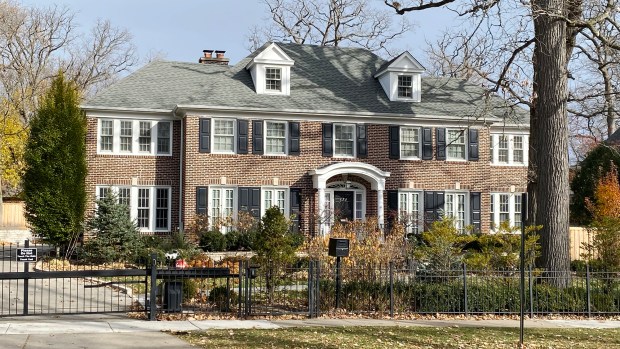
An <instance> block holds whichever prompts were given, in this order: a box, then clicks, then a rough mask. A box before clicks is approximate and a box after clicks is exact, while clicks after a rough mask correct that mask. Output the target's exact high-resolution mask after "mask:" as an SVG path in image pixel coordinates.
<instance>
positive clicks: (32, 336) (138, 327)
mask: <svg viewBox="0 0 620 349" xmlns="http://www.w3.org/2000/svg"><path fill="white" fill-rule="evenodd" d="M299 326H330V327H333V326H426V327H448V326H459V327H519V321H518V320H473V319H453V320H452V319H451V320H374V319H305V320H185V321H144V320H133V319H127V318H126V317H125V316H120V315H119V316H105V317H101V316H94V315H73V316H57V317H18V318H2V319H0V334H1V335H2V339H1V344H0V347H1V348H3V349H5V348H6V349H11V348H21V349H35V348H63V349H73V348H76V349H77V348H88V349H94V348H128V349H147V348H148V349H151V348H153V347H154V346H155V347H158V348H164V349H177V348H178V349H189V348H192V347H191V346H190V345H189V344H187V343H185V342H184V341H182V340H180V339H178V338H176V337H174V336H172V335H171V334H169V333H166V332H170V331H198V330H209V329H251V328H258V329H276V328H286V327H299ZM525 326H526V328H620V321H614V320H538V319H535V320H526V321H525ZM154 343H157V344H156V345H154Z"/></svg>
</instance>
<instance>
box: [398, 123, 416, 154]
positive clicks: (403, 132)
mask: <svg viewBox="0 0 620 349" xmlns="http://www.w3.org/2000/svg"><path fill="white" fill-rule="evenodd" d="M400 157H401V158H419V157H420V129H419V128H418V127H403V126H401V128H400Z"/></svg>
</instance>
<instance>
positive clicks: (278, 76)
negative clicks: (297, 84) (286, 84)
mask: <svg viewBox="0 0 620 349" xmlns="http://www.w3.org/2000/svg"><path fill="white" fill-rule="evenodd" d="M265 90H267V91H275V92H281V91H282V69H280V68H267V69H265Z"/></svg>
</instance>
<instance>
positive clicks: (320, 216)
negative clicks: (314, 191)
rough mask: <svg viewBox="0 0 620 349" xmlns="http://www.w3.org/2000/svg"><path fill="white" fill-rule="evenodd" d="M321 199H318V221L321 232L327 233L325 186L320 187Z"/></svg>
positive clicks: (322, 233)
mask: <svg viewBox="0 0 620 349" xmlns="http://www.w3.org/2000/svg"><path fill="white" fill-rule="evenodd" d="M318 191H319V194H318V195H319V199H318V203H319V204H318V206H319V207H318V212H317V217H318V223H319V234H321V235H324V234H325V219H326V217H325V188H319V189H318Z"/></svg>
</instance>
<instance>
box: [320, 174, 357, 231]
mask: <svg viewBox="0 0 620 349" xmlns="http://www.w3.org/2000/svg"><path fill="white" fill-rule="evenodd" d="M343 191H344V192H351V194H349V195H352V199H353V205H352V206H353V207H352V216H353V219H354V220H356V221H359V220H364V219H365V218H366V188H365V187H364V186H363V185H361V184H359V183H356V182H350V181H346V182H332V183H329V184H328V186H327V189H325V196H324V198H325V209H324V210H325V211H326V212H325V213H324V217H322V220H323V224H326V225H331V224H333V223H334V219H335V218H337V217H335V216H338V212H337V211H338V210H337V209H336V207H335V201H336V200H337V199H338V197H339V195H340V194H339V193H338V192H343Z"/></svg>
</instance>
